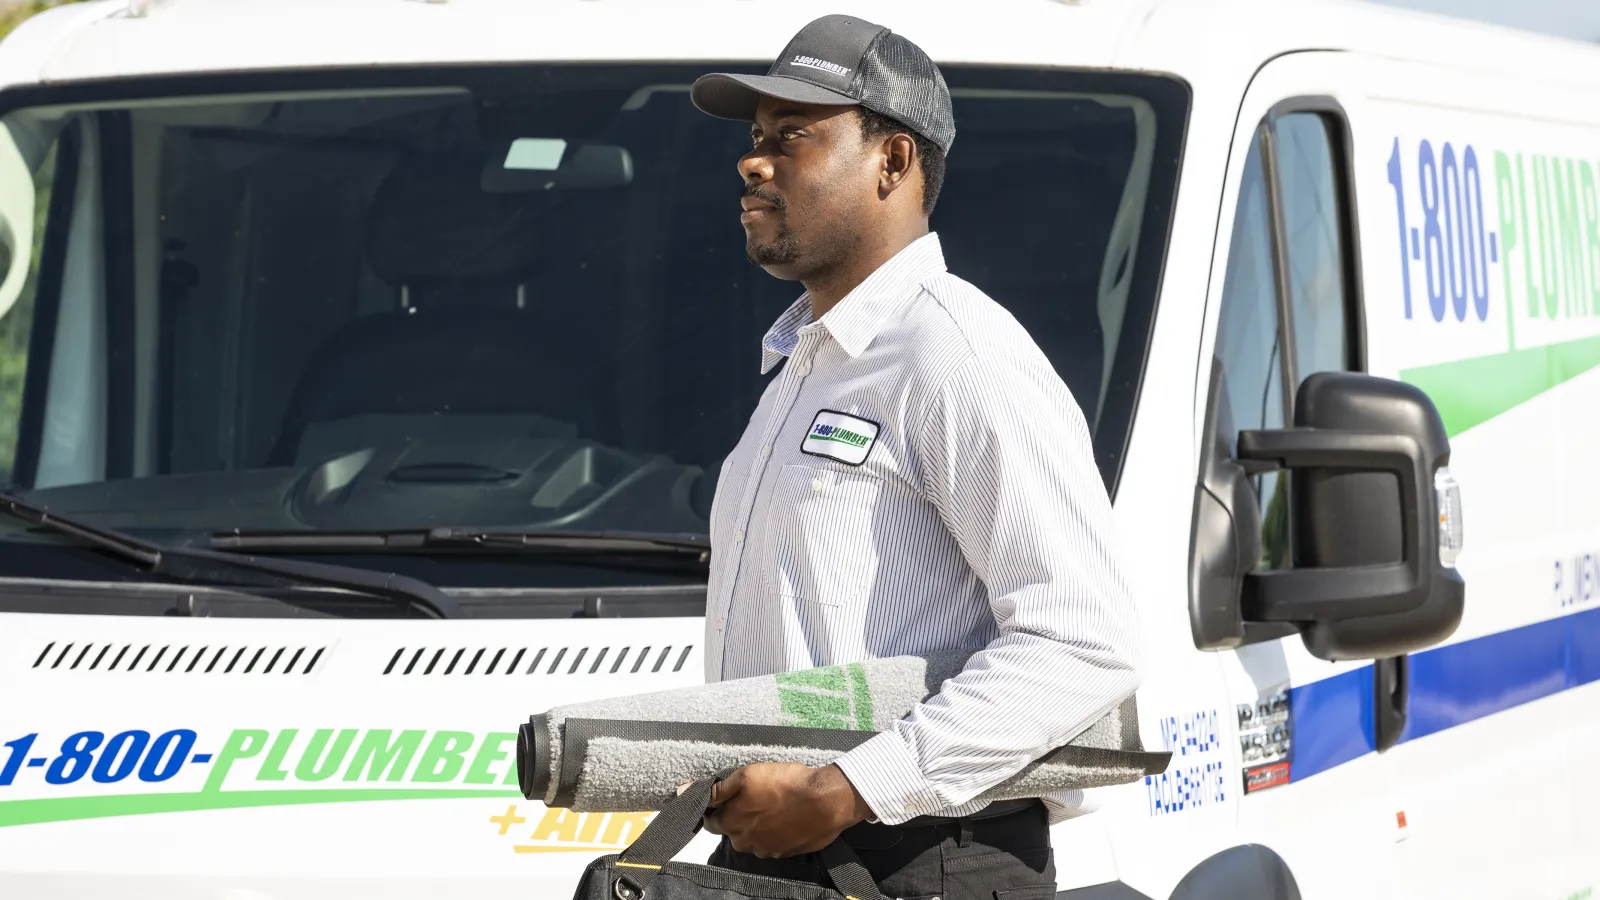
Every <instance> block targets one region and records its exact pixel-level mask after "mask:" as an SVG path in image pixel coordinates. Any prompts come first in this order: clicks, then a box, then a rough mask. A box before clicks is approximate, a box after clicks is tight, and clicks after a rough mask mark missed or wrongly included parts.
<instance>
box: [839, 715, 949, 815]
mask: <svg viewBox="0 0 1600 900" xmlns="http://www.w3.org/2000/svg"><path fill="white" fill-rule="evenodd" d="M834 764H835V765H837V766H838V767H839V768H840V770H841V771H843V772H844V775H845V777H846V778H848V779H850V784H851V785H853V786H854V787H855V789H856V793H858V794H860V795H861V799H863V800H865V801H866V802H867V806H869V807H871V809H872V813H873V815H874V816H875V817H876V818H877V820H878V821H880V822H882V823H884V824H885V825H898V824H900V823H901V822H904V821H906V820H907V819H914V818H916V817H917V816H927V815H933V814H934V813H937V812H938V811H939V810H941V809H944V808H945V807H946V806H948V805H949V804H947V803H945V802H944V801H943V800H941V799H939V795H938V794H936V793H934V790H933V786H932V785H930V784H928V780H927V779H926V778H924V777H923V775H922V766H921V765H920V764H919V763H918V762H917V758H916V757H915V756H913V755H912V754H911V750H910V749H909V748H907V747H906V743H905V740H904V739H902V738H901V737H900V735H898V734H896V733H895V732H893V731H886V732H883V733H882V734H879V735H878V736H876V737H874V738H871V739H869V740H868V741H867V742H866V743H864V744H862V745H861V746H859V747H857V748H855V749H854V750H851V751H850V752H849V753H846V754H844V755H843V756H841V757H839V758H838V759H836V760H834Z"/></svg>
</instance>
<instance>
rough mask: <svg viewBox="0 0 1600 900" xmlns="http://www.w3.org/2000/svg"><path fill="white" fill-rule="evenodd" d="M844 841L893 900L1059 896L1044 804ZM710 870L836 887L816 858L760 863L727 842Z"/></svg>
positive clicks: (859, 828)
mask: <svg viewBox="0 0 1600 900" xmlns="http://www.w3.org/2000/svg"><path fill="white" fill-rule="evenodd" d="M979 815H980V816H981V815H982V814H981V813H980V814H979ZM841 837H843V838H844V841H845V843H846V844H849V845H850V849H852V850H854V851H855V853H856V855H857V856H859V857H860V858H861V864H862V865H864V866H866V867H867V871H868V872H870V873H872V877H873V879H874V880H876V881H877V882H878V888H879V890H881V891H883V893H884V895H885V896H887V897H889V898H891V900H933V898H935V897H937V898H939V900H1054V898H1055V895H1056V868H1055V858H1054V856H1053V854H1052V852H1051V849H1050V823H1049V819H1048V813H1047V811H1046V810H1045V807H1044V804H1043V803H1034V804H1032V805H1030V806H1027V807H1025V808H1024V809H1021V810H1018V811H1014V812H1008V813H1004V814H1001V815H998V816H993V817H989V818H973V819H942V820H932V821H930V820H916V819H914V820H912V821H910V822H906V823H904V824H901V825H871V824H867V823H865V822H863V823H861V824H858V825H855V826H852V827H850V828H847V829H845V831H844V834H842V835H841ZM707 863H708V864H709V865H713V866H717V867H719V868H723V869H732V870H734V871H737V872H746V873H749V874H752V875H766V876H769V877H772V878H787V879H790V880H792V881H803V882H807V883H810V884H820V885H827V886H830V887H831V885H829V882H828V876H827V873H826V872H825V871H824V869H823V868H822V866H821V864H820V863H819V861H818V860H817V857H816V854H807V855H804V856H793V857H789V858H786V859H760V858H758V857H755V856H751V855H750V854H748V853H740V852H739V851H737V850H735V849H733V846H732V845H731V844H729V843H728V839H727V838H723V839H722V843H721V844H719V845H718V846H717V849H716V850H715V851H713V852H712V854H711V858H710V859H709V860H708V861H707Z"/></svg>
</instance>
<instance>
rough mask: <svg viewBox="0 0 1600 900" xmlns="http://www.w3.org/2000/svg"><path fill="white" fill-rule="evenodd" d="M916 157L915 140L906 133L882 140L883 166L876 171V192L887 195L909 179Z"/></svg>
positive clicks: (902, 185)
mask: <svg viewBox="0 0 1600 900" xmlns="http://www.w3.org/2000/svg"><path fill="white" fill-rule="evenodd" d="M916 159H917V142H916V141H913V140H912V139H911V136H910V135H908V134H896V135H893V136H891V137H890V138H889V139H888V140H886V141H884V142H883V168H882V169H881V170H880V171H879V172H878V192H879V193H881V194H882V195H883V196H885V197H887V196H889V195H890V194H891V193H893V192H895V191H896V190H898V189H900V188H902V187H904V186H905V185H906V184H907V182H909V181H910V179H911V169H912V167H913V166H914V165H915V163H916Z"/></svg>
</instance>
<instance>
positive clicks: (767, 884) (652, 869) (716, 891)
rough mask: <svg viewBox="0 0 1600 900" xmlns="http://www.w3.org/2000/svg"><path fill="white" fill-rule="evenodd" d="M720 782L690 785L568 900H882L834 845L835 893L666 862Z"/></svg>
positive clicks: (828, 850)
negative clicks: (636, 837)
mask: <svg viewBox="0 0 1600 900" xmlns="http://www.w3.org/2000/svg"><path fill="white" fill-rule="evenodd" d="M717 780H718V779H717V778H707V779H704V780H702V781H697V782H695V783H694V785H693V786H691V787H690V788H689V789H688V790H686V791H684V792H683V793H682V794H681V795H679V796H678V797H676V798H674V799H672V800H670V801H668V802H667V804H666V806H664V807H662V809H661V812H660V813H658V814H657V815H656V817H655V819H653V820H652V821H651V822H650V825H649V826H648V827H647V828H645V830H644V833H643V834H641V835H639V839H638V840H636V841H634V842H633V844H632V845H630V846H629V847H628V849H626V850H624V851H622V852H621V853H608V854H606V855H605V856H602V857H600V858H599V859H596V860H595V861H594V862H592V863H590V864H589V867H588V868H586V869H584V871H583V880H582V881H580V882H579V883H578V891H577V893H575V894H573V895H572V896H573V900H887V898H885V897H884V896H883V894H882V893H881V892H880V891H879V890H878V886H877V884H876V883H875V882H874V881H873V880H872V876H871V875H869V874H868V873H867V870H866V867H865V866H863V865H861V860H859V859H857V858H856V855H855V852H854V851H852V850H851V849H850V848H849V847H847V846H845V844H844V842H843V841H840V840H838V839H837V838H835V839H834V842H833V843H832V844H829V845H828V846H827V847H825V848H823V850H822V853H821V854H820V855H821V857H822V864H823V866H824V867H825V868H826V869H827V870H828V878H829V879H830V880H831V881H832V882H833V888H827V887H822V886H820V885H815V884H806V883H805V882H801V881H790V880H788V879H784V878H768V877H766V876H764V875H746V874H744V873H742V872H733V871H729V870H728V869H718V868H715V867H713V866H703V865H697V864H694V863H682V862H669V860H671V859H672V857H674V856H676V855H677V854H678V852H679V851H681V850H682V849H683V848H684V847H686V846H688V844H689V841H691V840H693V839H694V836H695V834H696V833H697V832H699V831H700V825H701V822H702V821H703V820H704V817H705V813H706V804H707V803H709V802H710V801H711V788H712V786H713V785H715V784H716V783H717Z"/></svg>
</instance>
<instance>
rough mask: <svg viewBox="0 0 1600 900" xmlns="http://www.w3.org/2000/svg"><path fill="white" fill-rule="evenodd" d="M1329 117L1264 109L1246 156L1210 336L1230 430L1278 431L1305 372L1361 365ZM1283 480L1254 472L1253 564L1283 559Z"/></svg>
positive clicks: (1333, 124) (1279, 563)
mask: <svg viewBox="0 0 1600 900" xmlns="http://www.w3.org/2000/svg"><path fill="white" fill-rule="evenodd" d="M1337 125H1338V120H1335V119H1333V118H1331V117H1330V116H1329V115H1327V114H1324V113H1321V112H1311V111H1298V110H1290V111H1287V112H1283V113H1280V114H1274V115H1270V116H1269V117H1268V119H1267V120H1266V121H1265V122H1263V123H1262V127H1261V128H1260V129H1258V130H1257V132H1256V137H1257V139H1256V140H1255V141H1252V142H1251V145H1250V151H1249V155H1248V156H1247V157H1246V160H1245V170H1244V175H1243V180H1242V182H1241V183H1240V186H1239V200H1238V205H1237V207H1236V209H1235V210H1234V219H1233V241H1232V244H1231V245H1230V249H1229V251H1228V265H1227V272H1226V275H1225V281H1224V282H1223V287H1222V309H1221V311H1220V319H1219V321H1218V325H1217V342H1216V356H1217V358H1218V359H1219V360H1221V362H1222V369H1223V375H1224V377H1225V378H1226V379H1227V389H1226V396H1227V402H1228V408H1229V412H1230V413H1231V414H1232V419H1233V422H1232V428H1234V429H1236V430H1239V431H1242V430H1245V429H1254V428H1269V429H1270V428H1282V427H1284V425H1285V423H1287V422H1292V421H1293V413H1294V409H1293V406H1294V395H1295V389H1296V387H1298V385H1299V384H1300V382H1301V381H1303V380H1304V379H1305V377H1306V376H1307V375H1310V374H1312V373H1313V372H1322V371H1340V370H1345V369H1351V368H1358V367H1359V359H1360V357H1359V354H1358V353H1357V352H1356V350H1355V348H1356V347H1357V346H1358V345H1357V343H1356V339H1357V336H1356V335H1355V334H1354V331H1353V328H1352V320H1353V317H1352V316H1351V315H1350V310H1351V309H1352V308H1354V301H1353V300H1352V297H1353V296H1354V293H1355V292H1354V290H1353V284H1352V280H1353V277H1354V276H1353V274H1352V273H1353V272H1354V267H1353V266H1352V265H1351V264H1350V263H1351V260H1350V259H1349V258H1348V256H1347V254H1348V252H1349V247H1348V245H1349V238H1348V232H1347V231H1346V224H1347V223H1348V221H1349V220H1348V218H1347V215H1348V211H1347V210H1346V206H1347V204H1346V203H1345V202H1344V201H1343V199H1342V198H1343V197H1345V196H1346V194H1345V192H1344V185H1343V184H1342V183H1341V180H1340V169H1339V168H1338V162H1339V160H1340V159H1342V154H1341V153H1340V150H1341V149H1342V144H1341V143H1340V141H1341V140H1342V138H1341V137H1340V135H1341V133H1342V132H1341V131H1340V130H1339V129H1338V127H1337ZM1225 437H1226V439H1227V442H1228V446H1229V447H1235V446H1236V444H1237V435H1236V434H1229V435H1226V436H1225ZM1288 481H1289V479H1288V476H1287V475H1279V474H1278V473H1268V474H1266V475H1262V476H1258V477H1257V478H1256V484H1255V487H1256V492H1257V497H1258V502H1259V503H1260V506H1261V559H1260V560H1259V562H1258V564H1257V566H1258V568H1259V569H1280V568H1288V567H1289V566H1290V565H1291V564H1292V560H1291V552H1290V547H1291V546H1292V540H1291V535H1290V516H1289V496H1290V491H1289V485H1288Z"/></svg>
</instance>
